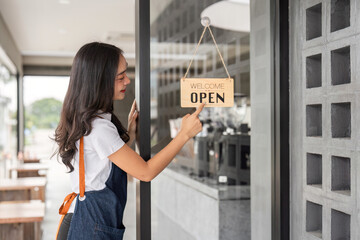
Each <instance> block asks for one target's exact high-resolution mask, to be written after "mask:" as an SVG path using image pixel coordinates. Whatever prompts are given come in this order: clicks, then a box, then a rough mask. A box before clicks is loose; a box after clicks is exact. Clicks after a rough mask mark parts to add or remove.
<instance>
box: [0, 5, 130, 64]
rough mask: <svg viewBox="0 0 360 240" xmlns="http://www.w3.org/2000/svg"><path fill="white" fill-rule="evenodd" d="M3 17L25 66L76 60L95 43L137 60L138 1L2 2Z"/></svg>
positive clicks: (0, 7)
mask: <svg viewBox="0 0 360 240" xmlns="http://www.w3.org/2000/svg"><path fill="white" fill-rule="evenodd" d="M0 13H1V15H2V17H3V19H4V21H5V23H6V25H7V27H8V28H9V31H10V33H11V34H12V37H13V38H14V41H15V43H16V45H17V47H18V48H19V50H20V52H21V54H22V55H23V56H24V59H25V62H26V61H34V62H36V61H39V64H41V62H42V61H41V60H39V59H41V58H48V59H49V58H50V59H61V58H71V59H72V57H73V56H74V55H75V53H76V52H77V50H78V49H79V48H80V47H81V46H82V45H84V44H85V43H87V42H91V41H101V42H107V43H112V44H115V45H117V46H118V47H120V48H121V49H123V50H124V51H125V54H126V57H127V58H134V56H135V35H134V33H135V0H0ZM31 59H32V60H31Z"/></svg>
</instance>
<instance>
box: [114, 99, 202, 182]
mask: <svg viewBox="0 0 360 240" xmlns="http://www.w3.org/2000/svg"><path fill="white" fill-rule="evenodd" d="M204 105H205V104H202V105H201V106H200V107H199V108H198V109H197V110H196V111H195V112H194V113H193V114H191V115H190V114H187V115H186V116H184V117H183V119H182V123H181V128H180V131H179V134H178V135H177V136H176V137H175V138H174V139H173V140H172V141H171V142H170V143H169V144H168V145H167V146H166V147H165V148H163V149H162V150H161V151H160V152H159V153H157V154H156V155H155V156H154V157H152V158H151V159H149V160H148V161H147V162H146V161H144V159H143V158H142V157H141V156H140V155H139V154H137V153H136V152H135V151H133V150H132V149H131V148H130V147H129V146H127V145H124V146H123V147H122V148H120V149H119V150H118V151H116V152H115V153H113V154H111V155H110V156H109V159H110V160H111V161H112V162H113V163H114V164H116V165H117V166H118V167H120V168H121V169H122V170H124V171H125V172H127V173H128V174H130V175H132V176H133V177H135V178H137V179H139V180H141V181H145V182H149V181H151V180H152V179H154V178H155V177H156V176H157V175H158V174H159V173H160V172H162V171H163V170H164V168H165V167H166V166H167V165H168V164H169V163H170V162H171V161H172V159H173V158H174V157H175V156H176V154H177V153H178V152H179V151H180V150H181V148H182V147H183V146H184V144H185V143H186V142H187V141H188V140H189V139H190V138H192V137H194V136H195V135H196V134H198V133H199V132H200V131H201V130H202V125H201V122H200V120H199V118H198V115H199V113H200V112H201V111H202V109H203V108H204Z"/></svg>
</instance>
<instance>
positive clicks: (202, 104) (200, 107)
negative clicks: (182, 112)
mask: <svg viewBox="0 0 360 240" xmlns="http://www.w3.org/2000/svg"><path fill="white" fill-rule="evenodd" d="M204 106H205V103H201V104H200V106H199V107H198V108H197V109H196V111H195V112H194V113H193V114H194V115H195V116H198V115H199V114H200V113H201V111H202V110H203V108H204Z"/></svg>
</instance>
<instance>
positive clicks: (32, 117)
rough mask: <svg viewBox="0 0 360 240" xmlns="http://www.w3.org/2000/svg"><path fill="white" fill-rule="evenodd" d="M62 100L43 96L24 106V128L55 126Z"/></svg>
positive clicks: (58, 118) (57, 121)
mask: <svg viewBox="0 0 360 240" xmlns="http://www.w3.org/2000/svg"><path fill="white" fill-rule="evenodd" d="M61 107H62V102H61V101H59V100H56V99H55V98H44V99H40V100H37V101H35V102H33V103H32V104H31V105H30V106H28V107H26V108H25V128H27V129H29V130H32V129H34V128H55V127H56V126H57V125H58V123H59V120H60V112H61Z"/></svg>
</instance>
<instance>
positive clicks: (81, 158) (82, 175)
mask: <svg viewBox="0 0 360 240" xmlns="http://www.w3.org/2000/svg"><path fill="white" fill-rule="evenodd" d="M79 186H80V197H84V194H85V167H84V137H81V138H80V156H79Z"/></svg>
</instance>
